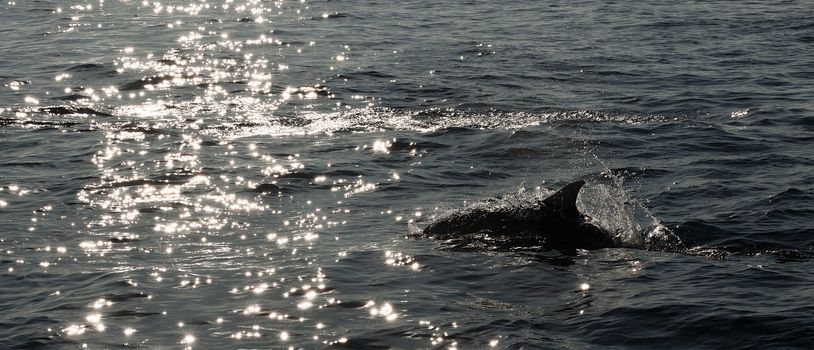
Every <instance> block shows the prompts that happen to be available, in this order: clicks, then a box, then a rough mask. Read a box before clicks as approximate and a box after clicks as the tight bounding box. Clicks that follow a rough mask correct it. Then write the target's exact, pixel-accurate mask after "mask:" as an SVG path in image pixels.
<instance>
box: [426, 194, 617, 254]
mask: <svg viewBox="0 0 814 350" xmlns="http://www.w3.org/2000/svg"><path fill="white" fill-rule="evenodd" d="M583 185H585V182H584V181H576V182H573V183H571V184H569V185H567V186H565V187H563V188H562V189H560V190H559V191H557V192H556V193H554V194H553V195H551V196H549V197H547V198H546V199H544V200H541V201H538V202H536V203H529V204H528V205H520V206H494V207H489V206H475V207H470V208H465V209H461V210H457V211H453V212H450V213H448V214H446V215H445V216H443V217H440V218H438V219H437V220H435V221H433V222H432V223H431V224H429V225H428V226H427V227H425V228H424V230H423V233H424V235H425V236H427V237H431V238H435V239H445V240H454V239H459V238H460V239H463V240H473V239H486V240H490V241H491V240H495V241H501V242H509V243H510V244H512V243H514V244H515V245H516V246H515V247H513V248H523V245H525V246H526V247H528V246H531V245H533V246H535V247H536V246H543V247H544V248H545V249H556V250H560V251H563V252H568V253H572V252H575V250H576V249H600V248H607V247H613V246H614V241H613V239H612V238H611V235H610V234H608V232H606V231H605V230H603V229H601V228H599V227H597V226H595V225H593V224H591V223H590V222H589V220H588V218H587V217H586V216H585V215H584V214H582V213H580V212H579V210H578V209H577V206H576V200H577V196H578V195H579V191H580V189H582V186H583Z"/></svg>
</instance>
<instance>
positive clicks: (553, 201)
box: [542, 180, 585, 217]
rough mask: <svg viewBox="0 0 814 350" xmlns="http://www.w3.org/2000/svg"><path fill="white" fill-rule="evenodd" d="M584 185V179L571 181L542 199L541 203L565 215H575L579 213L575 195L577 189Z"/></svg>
mask: <svg viewBox="0 0 814 350" xmlns="http://www.w3.org/2000/svg"><path fill="white" fill-rule="evenodd" d="M583 185H585V181H582V180H579V181H576V182H572V183H570V184H568V185H567V186H565V187H563V188H561V189H560V190H559V191H557V193H554V194H552V195H551V196H550V197H548V198H546V199H544V200H543V201H542V204H543V205H545V206H546V207H547V208H550V209H554V210H557V211H559V212H560V213H561V214H562V215H563V216H565V217H575V216H578V215H579V210H577V195H579V190H580V189H582V186H583Z"/></svg>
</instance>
